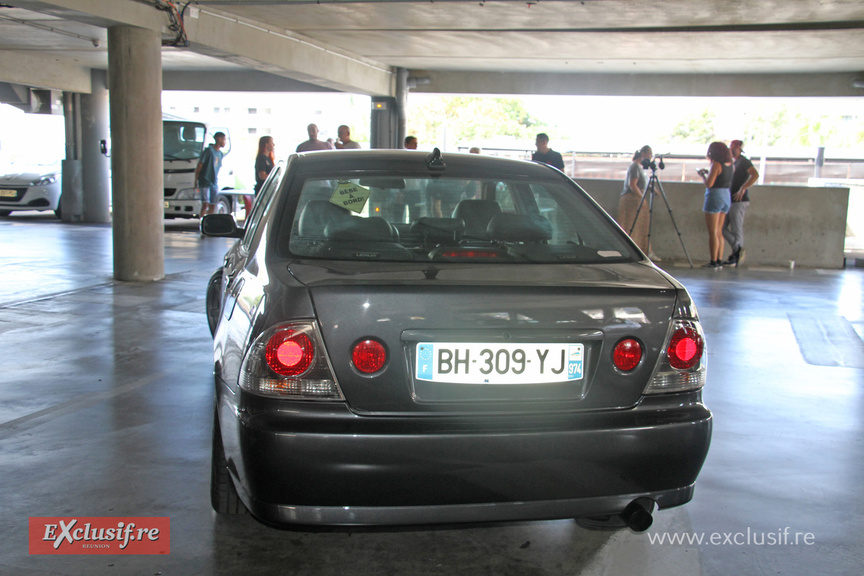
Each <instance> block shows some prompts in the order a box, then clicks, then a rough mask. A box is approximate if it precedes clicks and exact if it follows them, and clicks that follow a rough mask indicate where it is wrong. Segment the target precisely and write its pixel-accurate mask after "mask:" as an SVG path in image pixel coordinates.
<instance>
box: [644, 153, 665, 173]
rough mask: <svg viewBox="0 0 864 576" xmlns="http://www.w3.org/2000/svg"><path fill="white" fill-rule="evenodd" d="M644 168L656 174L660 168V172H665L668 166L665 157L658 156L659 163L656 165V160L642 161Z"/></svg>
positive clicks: (645, 159)
mask: <svg viewBox="0 0 864 576" xmlns="http://www.w3.org/2000/svg"><path fill="white" fill-rule="evenodd" d="M642 168H646V169H647V168H650V169H651V170H652V171H653V172H656V171H657V169H658V168H659V169H660V170H663V169H664V168H666V165H665V164H664V163H663V156H657V162H656V163H655V162H654V160H649V159H648V158H643V159H642Z"/></svg>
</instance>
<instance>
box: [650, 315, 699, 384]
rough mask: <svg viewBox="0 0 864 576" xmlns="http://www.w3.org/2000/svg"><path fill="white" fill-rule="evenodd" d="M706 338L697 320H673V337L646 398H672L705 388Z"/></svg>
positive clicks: (653, 377) (670, 338) (652, 379)
mask: <svg viewBox="0 0 864 576" xmlns="http://www.w3.org/2000/svg"><path fill="white" fill-rule="evenodd" d="M707 360H708V358H707V356H706V355H705V337H704V336H703V335H702V327H701V325H700V324H699V321H698V320H696V319H689V320H683V319H676V320H673V326H672V335H671V336H670V337H669V341H668V344H667V345H666V353H665V354H663V355H661V358H660V361H659V362H658V365H657V369H656V370H655V372H654V375H653V376H652V378H651V381H650V383H649V384H648V386H647V387H646V388H645V394H669V393H674V392H686V391H688V390H698V389H699V388H702V387H703V386H705V377H706V373H707V369H708V362H707Z"/></svg>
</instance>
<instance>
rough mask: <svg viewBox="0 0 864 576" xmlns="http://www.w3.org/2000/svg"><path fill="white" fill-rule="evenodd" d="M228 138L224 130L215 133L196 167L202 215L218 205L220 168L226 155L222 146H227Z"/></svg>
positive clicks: (196, 183) (196, 180) (196, 182)
mask: <svg viewBox="0 0 864 576" xmlns="http://www.w3.org/2000/svg"><path fill="white" fill-rule="evenodd" d="M226 140H227V138H226V137H225V133H224V132H216V133H215V134H213V144H211V145H210V146H208V147H207V148H205V149H204V152H202V153H201V157H200V158H198V165H197V166H196V167H195V185H196V186H198V189H199V191H200V194H201V216H202V217H203V216H205V215H207V214H210V213H211V212H213V210H214V206H215V205H216V196H218V194H219V185H218V181H219V169H220V168H221V167H222V158H224V157H225V154H224V153H223V152H222V148H224V147H225V142H226Z"/></svg>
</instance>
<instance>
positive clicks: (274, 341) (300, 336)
mask: <svg viewBox="0 0 864 576" xmlns="http://www.w3.org/2000/svg"><path fill="white" fill-rule="evenodd" d="M265 356H266V358H267V365H268V366H269V367H270V369H271V370H273V371H274V372H276V373H277V374H280V375H282V376H299V375H300V374H303V373H304V372H306V370H308V369H309V366H311V365H312V360H314V359H315V346H313V345H312V340H311V339H310V338H309V336H307V335H306V334H304V333H303V332H298V331H297V330H280V331H279V332H276V333H275V334H274V335H273V336H271V337H270V340H269V341H268V342H267V349H266V350H265Z"/></svg>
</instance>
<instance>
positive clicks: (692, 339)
mask: <svg viewBox="0 0 864 576" xmlns="http://www.w3.org/2000/svg"><path fill="white" fill-rule="evenodd" d="M703 346H704V344H703V342H702V336H700V335H699V333H698V332H697V331H696V330H694V329H693V328H691V327H689V326H684V327H681V328H678V329H677V330H676V331H675V333H674V334H673V335H672V340H670V342H669V348H668V349H667V350H666V354H667V356H668V357H669V365H670V366H672V367H673V368H676V369H678V370H687V369H688V368H692V367H693V366H695V365H696V364H697V363H698V362H699V359H700V358H702V348H703Z"/></svg>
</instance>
